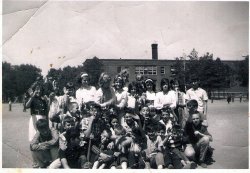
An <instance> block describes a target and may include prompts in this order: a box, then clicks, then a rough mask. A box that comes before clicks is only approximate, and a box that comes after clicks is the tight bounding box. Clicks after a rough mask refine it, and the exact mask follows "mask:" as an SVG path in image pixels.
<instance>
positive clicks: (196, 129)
mask: <svg viewBox="0 0 250 173" xmlns="http://www.w3.org/2000/svg"><path fill="white" fill-rule="evenodd" d="M212 140H213V138H212V136H211V135H210V134H209V132H208V131H207V127H206V126H204V125H203V124H202V120H201V119H200V114H199V112H198V111H196V112H194V113H193V114H192V122H187V124H186V126H185V128H184V141H185V142H186V143H187V147H186V149H185V155H186V156H187V157H188V158H189V159H191V160H196V159H197V161H198V164H200V165H201V166H202V167H204V168H206V167H207V165H206V164H205V162H204V161H205V157H206V154H207V151H208V148H209V142H211V141H212ZM195 156H196V158H195Z"/></svg>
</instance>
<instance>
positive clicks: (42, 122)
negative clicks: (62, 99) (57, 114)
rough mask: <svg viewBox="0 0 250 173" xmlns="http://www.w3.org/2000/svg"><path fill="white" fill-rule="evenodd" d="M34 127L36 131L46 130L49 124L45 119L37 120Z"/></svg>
mask: <svg viewBox="0 0 250 173" xmlns="http://www.w3.org/2000/svg"><path fill="white" fill-rule="evenodd" d="M36 127H37V129H38V130H42V129H46V128H49V123H48V121H47V120H45V119H39V120H37V122H36Z"/></svg>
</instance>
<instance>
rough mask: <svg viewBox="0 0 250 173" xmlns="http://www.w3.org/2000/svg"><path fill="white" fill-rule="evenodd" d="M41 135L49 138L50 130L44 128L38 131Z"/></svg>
mask: <svg viewBox="0 0 250 173" xmlns="http://www.w3.org/2000/svg"><path fill="white" fill-rule="evenodd" d="M38 131H39V133H40V134H41V135H42V136H44V137H48V136H49V135H50V130H49V128H42V129H38Z"/></svg>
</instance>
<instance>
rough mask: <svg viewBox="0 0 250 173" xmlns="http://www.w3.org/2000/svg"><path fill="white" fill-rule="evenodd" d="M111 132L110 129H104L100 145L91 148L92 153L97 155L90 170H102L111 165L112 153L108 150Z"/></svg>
mask: <svg viewBox="0 0 250 173" xmlns="http://www.w3.org/2000/svg"><path fill="white" fill-rule="evenodd" d="M110 138H111V131H110V129H104V130H103V131H102V133H101V143H100V144H96V145H97V146H98V147H97V146H96V145H94V146H92V151H93V152H94V153H95V154H97V156H96V159H95V160H96V161H95V162H94V165H93V167H92V169H97V168H98V169H103V168H109V167H110V165H111V163H112V162H113V161H114V157H113V154H114V152H113V151H112V150H111V149H110V148H108V145H109V144H110V142H112V141H111V139H110Z"/></svg>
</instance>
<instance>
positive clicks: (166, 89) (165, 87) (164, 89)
mask: <svg viewBox="0 0 250 173" xmlns="http://www.w3.org/2000/svg"><path fill="white" fill-rule="evenodd" d="M162 89H163V91H168V90H169V86H168V84H167V83H165V84H164V85H163V86H162Z"/></svg>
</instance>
